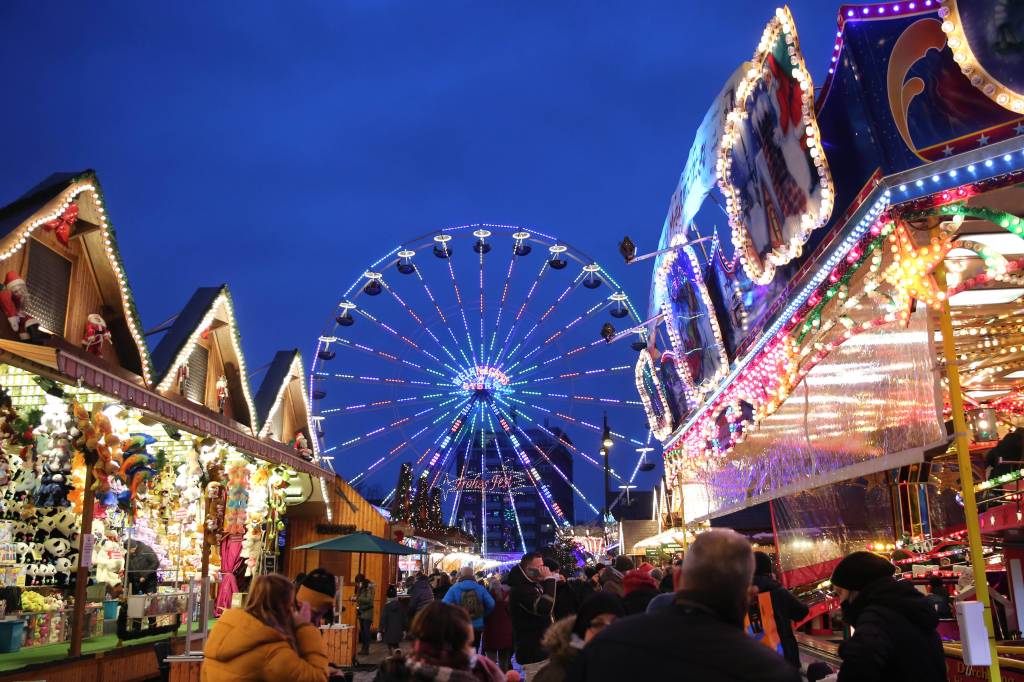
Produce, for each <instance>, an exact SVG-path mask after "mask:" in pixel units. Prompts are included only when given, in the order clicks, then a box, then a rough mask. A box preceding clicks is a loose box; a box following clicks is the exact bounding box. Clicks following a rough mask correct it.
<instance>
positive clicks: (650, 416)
mask: <svg viewBox="0 0 1024 682" xmlns="http://www.w3.org/2000/svg"><path fill="white" fill-rule="evenodd" d="M647 375H649V376H650V377H651V380H650V383H651V384H652V386H653V388H654V395H653V396H652V395H651V391H649V390H648V388H647V379H646V377H647ZM633 380H634V383H635V384H636V390H637V392H638V393H639V394H640V400H641V401H642V402H643V404H644V413H645V414H646V415H647V424H648V426H650V427H651V431H652V432H653V433H654V437H655V438H657V439H658V440H664V439H665V438H667V437H668V435H669V434H670V433H672V411H671V409H670V408H669V404H668V399H667V398H666V397H665V390H664V388H663V387H662V385H661V379H660V378H659V376H658V370H657V368H656V367H655V365H654V360H653V359H652V358H651V353H650V351H648V350H647V349H646V348H644V349H643V350H641V351H640V357H639V358H638V359H637V361H636V368H635V371H634V375H633ZM654 400H657V401H658V407H657V408H656V407H655V406H654V405H653V404H652V403H653V401H654Z"/></svg>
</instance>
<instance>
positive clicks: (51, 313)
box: [25, 240, 71, 336]
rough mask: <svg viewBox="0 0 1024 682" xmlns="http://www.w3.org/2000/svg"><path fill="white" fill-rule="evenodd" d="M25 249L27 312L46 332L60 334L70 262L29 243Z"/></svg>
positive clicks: (44, 248)
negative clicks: (26, 262) (26, 259)
mask: <svg viewBox="0 0 1024 682" xmlns="http://www.w3.org/2000/svg"><path fill="white" fill-rule="evenodd" d="M30 244H31V246H30V247H29V249H28V274H27V275H26V277H25V283H26V284H27V285H28V291H29V304H28V306H27V309H28V312H29V313H30V314H31V315H32V316H33V317H35V318H36V319H37V320H39V324H40V325H41V326H42V327H43V329H45V330H46V331H48V332H51V333H53V334H57V335H60V336H63V335H64V320H65V318H66V317H67V311H68V291H69V290H70V288H71V261H69V260H68V259H67V258H65V257H63V256H61V255H60V254H59V253H57V252H56V251H54V250H53V249H50V248H48V247H46V246H44V245H43V244H40V243H39V242H37V241H35V240H32V241H31V242H30Z"/></svg>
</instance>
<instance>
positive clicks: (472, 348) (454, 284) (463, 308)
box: [446, 258, 480, 366]
mask: <svg viewBox="0 0 1024 682" xmlns="http://www.w3.org/2000/svg"><path fill="white" fill-rule="evenodd" d="M446 261H447V263H448V276H449V279H450V280H451V283H452V291H454V292H455V302H456V303H458V304H459V316H460V317H461V318H462V327H463V328H464V329H465V330H466V341H467V342H468V343H469V353H470V355H472V356H473V365H474V366H476V365H478V364H480V363H479V362H478V361H477V359H476V346H474V345H473V335H472V334H471V333H470V331H469V320H467V319H466V305H465V304H464V303H463V301H462V292H461V291H460V290H459V282H458V280H457V279H455V269H454V268H453V267H452V259H451V258H447V259H446Z"/></svg>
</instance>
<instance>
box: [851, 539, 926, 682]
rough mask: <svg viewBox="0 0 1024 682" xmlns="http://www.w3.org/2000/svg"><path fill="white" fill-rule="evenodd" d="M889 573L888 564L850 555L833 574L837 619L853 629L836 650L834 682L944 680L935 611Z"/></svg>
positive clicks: (892, 571) (881, 559) (876, 558)
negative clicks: (838, 610)
mask: <svg viewBox="0 0 1024 682" xmlns="http://www.w3.org/2000/svg"><path fill="white" fill-rule="evenodd" d="M895 573H896V567H895V566H893V564H892V563H891V562H890V561H889V560H887V559H886V558H884V557H882V556H879V555H877V554H873V553H871V552H854V553H852V554H850V555H848V556H847V557H846V558H844V559H843V560H842V561H840V562H839V563H838V564H837V565H836V567H835V569H834V570H833V572H832V585H833V587H835V588H836V592H837V593H838V596H839V599H840V601H841V608H842V612H843V619H844V620H845V621H846V622H847V623H848V624H849V625H851V626H853V629H854V630H853V636H852V637H850V639H848V640H846V641H845V642H843V643H842V644H841V645H840V646H839V657H840V658H841V659H843V663H842V666H841V667H840V668H839V676H838V682H859V681H860V680H919V681H921V682H933V681H934V682H938V681H939V680H945V679H946V658H945V653H944V652H943V650H942V640H941V638H940V637H939V633H938V632H937V631H936V629H935V628H936V626H937V625H938V623H939V619H938V617H937V616H936V614H935V610H934V609H933V608H932V607H931V605H930V604H929V603H928V600H927V599H925V596H924V595H923V594H921V593H920V592H918V591H917V589H916V588H915V587H914V586H913V585H912V584H910V583H909V582H903V581H897V580H895V579H894V578H893V575H894V574H895Z"/></svg>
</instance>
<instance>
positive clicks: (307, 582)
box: [295, 568, 335, 609]
mask: <svg viewBox="0 0 1024 682" xmlns="http://www.w3.org/2000/svg"><path fill="white" fill-rule="evenodd" d="M334 589H335V588H334V575H332V574H331V573H328V572H327V571H325V570H324V569H322V568H317V569H314V570H312V571H310V573H309V575H307V576H306V577H305V578H303V579H302V582H301V583H300V584H299V590H298V592H297V593H296V594H295V598H296V599H298V600H299V601H301V602H306V603H307V604H309V605H310V606H311V607H313V608H314V609H319V608H322V607H324V606H331V605H333V604H334Z"/></svg>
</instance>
